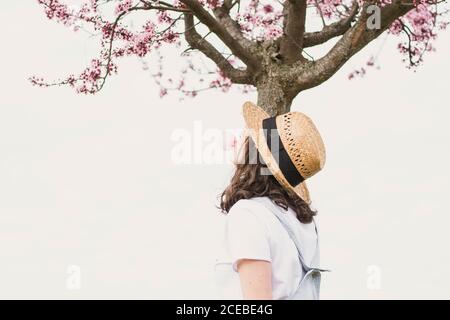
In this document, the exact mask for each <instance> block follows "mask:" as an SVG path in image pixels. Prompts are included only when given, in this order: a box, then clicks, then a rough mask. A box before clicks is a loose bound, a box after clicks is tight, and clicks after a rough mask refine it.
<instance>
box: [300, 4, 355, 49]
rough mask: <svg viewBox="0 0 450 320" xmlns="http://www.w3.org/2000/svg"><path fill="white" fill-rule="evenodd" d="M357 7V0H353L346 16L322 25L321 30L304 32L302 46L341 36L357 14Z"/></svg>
mask: <svg viewBox="0 0 450 320" xmlns="http://www.w3.org/2000/svg"><path fill="white" fill-rule="evenodd" d="M358 9H359V6H358V2H356V1H355V2H354V3H353V6H352V8H351V9H350V12H349V15H348V16H347V17H345V18H343V19H341V20H339V21H337V22H334V23H332V24H330V25H328V26H325V27H323V29H322V30H321V31H317V32H307V33H305V37H304V39H303V47H304V48H308V47H313V46H317V45H319V44H322V43H325V42H327V41H328V40H330V39H332V38H335V37H338V36H342V35H343V34H344V33H345V32H346V31H347V30H348V29H350V27H351V25H352V22H353V21H354V19H355V17H356V15H357V14H358Z"/></svg>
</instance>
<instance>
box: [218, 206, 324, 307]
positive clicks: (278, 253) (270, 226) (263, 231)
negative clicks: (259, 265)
mask: <svg viewBox="0 0 450 320" xmlns="http://www.w3.org/2000/svg"><path fill="white" fill-rule="evenodd" d="M271 210H280V211H281V212H283V213H284V214H286V215H287V217H288V219H287V221H288V223H289V224H290V226H291V228H292V230H294V232H295V233H296V236H297V238H298V239H299V240H300V241H299V242H300V245H301V251H302V254H303V257H304V259H305V262H306V263H307V264H309V263H310V262H311V260H312V259H313V257H314V255H315V253H316V249H318V248H316V247H317V234H316V231H315V224H314V223H308V224H304V223H301V222H300V221H299V220H298V219H297V217H296V215H295V212H294V211H293V210H292V209H288V210H287V211H286V210H284V209H283V208H281V207H279V206H278V205H276V204H274V203H273V202H272V201H271V200H270V199H269V198H267V197H258V198H252V199H245V200H244V199H243V200H239V201H238V202H236V203H235V204H234V205H233V207H232V208H231V209H230V212H229V213H228V214H227V215H225V226H224V227H225V228H224V237H223V241H222V246H221V248H220V255H219V258H218V259H217V263H216V266H215V276H216V284H217V286H218V289H219V293H220V296H221V298H222V299H242V291H241V285H240V279H239V274H238V272H237V270H236V264H237V262H238V260H240V259H256V260H265V261H269V262H271V265H272V291H273V292H272V297H273V299H286V298H287V297H288V296H290V295H291V294H293V293H294V291H295V290H296V289H297V287H298V284H299V282H300V280H301V279H302V277H303V271H302V267H301V265H300V261H299V259H298V253H297V249H296V247H295V245H294V242H293V241H292V240H291V238H290V237H289V235H288V233H287V231H286V229H284V227H283V226H282V225H281V223H280V221H279V220H278V218H277V217H276V216H275V214H274V213H273V212H272V211H271Z"/></svg>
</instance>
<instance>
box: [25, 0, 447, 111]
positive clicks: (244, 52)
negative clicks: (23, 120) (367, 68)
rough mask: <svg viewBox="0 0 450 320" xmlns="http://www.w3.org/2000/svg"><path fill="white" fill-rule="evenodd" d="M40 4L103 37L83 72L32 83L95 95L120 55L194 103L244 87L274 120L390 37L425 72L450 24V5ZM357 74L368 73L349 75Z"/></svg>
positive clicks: (318, 0)
mask: <svg viewBox="0 0 450 320" xmlns="http://www.w3.org/2000/svg"><path fill="white" fill-rule="evenodd" d="M37 1H38V3H39V4H40V5H41V6H42V8H43V9H44V11H45V14H46V15H47V18H49V19H51V20H55V21H57V22H59V23H61V24H63V25H64V26H66V27H70V28H72V29H73V30H74V31H79V30H85V31H88V32H89V33H90V34H94V35H97V36H98V39H99V50H98V56H96V57H95V58H93V59H92V61H91V63H90V65H89V66H87V68H86V69H85V70H83V71H82V72H81V73H79V74H70V75H68V76H67V77H65V78H63V79H60V80H58V81H55V82H46V81H45V80H44V79H42V78H39V77H32V78H31V81H32V83H33V84H35V85H38V86H52V85H69V86H71V87H73V88H74V89H75V90H77V92H79V93H84V94H93V93H96V92H98V91H99V90H101V89H102V88H103V87H104V85H105V83H106V81H107V79H108V77H109V76H111V75H113V74H116V73H117V71H118V65H119V64H118V63H119V60H120V58H122V57H125V56H136V57H138V58H140V59H144V58H146V57H150V55H151V57H153V58H152V59H149V61H148V62H147V61H146V62H145V63H146V68H149V69H151V70H152V71H153V76H154V77H155V79H156V81H157V83H158V84H159V85H160V86H161V91H160V95H165V94H166V93H167V91H168V90H170V89H172V90H178V91H179V92H182V93H183V94H186V95H191V96H195V95H196V94H197V92H198V91H199V90H201V88H213V87H216V88H221V89H222V90H227V89H228V88H229V87H230V86H232V85H233V84H237V85H241V86H242V87H243V88H256V90H257V92H258V104H259V105H261V106H262V107H263V108H265V109H266V110H267V111H268V112H269V113H271V114H276V113H280V112H284V111H287V110H288V109H289V108H290V104H291V102H292V99H293V98H294V97H295V96H296V95H297V94H298V93H300V92H301V91H303V90H307V89H309V88H312V87H315V86H318V85H320V84H321V83H323V82H324V81H326V80H327V79H329V78H330V77H331V76H332V75H333V74H335V73H336V72H337V70H339V69H340V68H341V67H342V65H344V64H345V62H347V61H348V60H349V59H350V58H351V57H352V56H353V55H354V54H356V53H357V52H358V51H360V50H361V49H362V48H363V47H365V46H366V45H367V44H368V43H370V42H371V41H372V40H374V39H376V38H377V37H378V36H379V35H381V34H382V33H384V32H386V34H387V35H389V36H392V37H398V41H399V44H398V49H399V51H400V53H401V54H402V55H403V60H404V61H405V63H406V64H407V65H408V66H410V67H414V66H417V65H419V64H420V63H422V61H423V56H424V53H426V52H428V51H431V50H433V40H434V39H435V38H436V36H437V33H438V32H439V31H440V30H443V29H445V28H446V27H447V25H448V22H447V21H446V20H445V19H446V17H447V16H446V13H447V11H446V9H445V4H444V2H445V0H444V1H443V0H381V1H380V0H372V1H364V0H284V1H283V0H278V1H273V0H272V1H271V0H175V1H159V0H78V1H73V0H70V1H69V0H66V1H64V0H37ZM137 21H139V23H136V22H137ZM328 41H330V43H332V46H329V47H330V49H329V50H328V52H327V53H325V54H324V55H322V56H319V57H314V56H312V55H311V54H309V53H308V51H309V48H311V47H316V46H321V45H325V43H327V42H328ZM166 46H172V47H173V48H172V50H178V51H179V52H180V56H183V58H185V59H186V61H187V66H186V68H185V69H183V70H181V72H180V75H179V80H177V81H174V80H173V79H168V80H167V79H166V80H164V79H163V73H164V72H163V71H162V70H163V66H162V65H163V62H164V59H163V56H162V55H161V54H160V55H159V56H158V52H161V50H162V49H163V47H166ZM153 54H155V55H153ZM195 55H202V56H203V55H204V56H206V57H207V58H209V59H210V60H211V61H212V62H213V65H214V69H213V70H206V71H207V72H205V70H202V68H203V67H204V66H202V65H201V64H199V63H196V62H195V61H194V56H195ZM371 64H373V62H371V61H369V62H368V65H371ZM203 65H204V64H203ZM188 72H193V73H196V74H200V76H199V77H198V82H197V81H196V82H197V83H193V82H194V81H189V83H188V81H186V74H187V73H188ZM358 73H359V74H360V73H364V70H363V69H362V70H360V71H356V73H353V74H351V75H350V76H349V77H350V78H351V77H353V76H355V74H358ZM211 75H212V76H213V77H212V78H208V77H211ZM163 80H164V81H163ZM197 86H200V89H199V88H198V87H197Z"/></svg>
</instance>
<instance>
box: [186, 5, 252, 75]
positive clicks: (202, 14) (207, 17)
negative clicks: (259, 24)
mask: <svg viewBox="0 0 450 320" xmlns="http://www.w3.org/2000/svg"><path fill="white" fill-rule="evenodd" d="M180 1H181V2H182V3H184V4H185V5H186V6H187V7H188V8H189V9H190V10H191V11H192V13H193V14H194V15H195V16H196V17H197V18H198V19H199V20H200V22H202V23H203V24H204V25H205V26H207V27H208V28H209V30H210V31H211V32H213V33H215V34H216V35H217V36H218V37H219V39H220V40H222V41H223V43H225V45H226V46H227V47H228V48H229V49H230V50H231V52H233V54H234V55H235V56H236V57H238V58H239V59H241V60H242V61H243V62H244V63H245V64H246V65H247V67H248V68H250V69H256V68H257V66H258V60H257V59H256V58H255V57H254V56H253V55H252V54H251V52H249V50H247V49H246V48H244V47H243V46H242V45H241V44H240V43H239V42H238V41H237V40H236V39H235V38H234V37H233V36H232V35H231V34H230V33H229V32H228V31H227V29H226V28H225V27H224V26H223V25H222V24H221V23H219V21H217V20H216V18H214V17H213V16H212V15H211V14H210V13H209V12H208V11H207V10H206V9H205V8H204V7H203V5H202V4H201V3H200V2H198V1H197V0H180Z"/></svg>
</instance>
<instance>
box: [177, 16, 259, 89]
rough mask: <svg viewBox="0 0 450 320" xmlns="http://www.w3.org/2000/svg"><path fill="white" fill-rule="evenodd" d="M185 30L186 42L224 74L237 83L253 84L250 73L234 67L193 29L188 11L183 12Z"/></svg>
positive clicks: (192, 20)
mask: <svg viewBox="0 0 450 320" xmlns="http://www.w3.org/2000/svg"><path fill="white" fill-rule="evenodd" d="M184 21H185V32H184V36H185V39H186V41H187V43H188V44H189V45H190V46H191V47H192V48H194V49H197V50H199V51H201V52H202V53H203V54H205V55H206V56H207V57H208V58H210V59H211V60H212V61H214V63H215V64H216V65H217V66H218V67H219V68H220V70H221V71H222V72H223V73H224V75H225V76H226V77H228V78H230V79H231V81H233V82H234V83H237V84H253V79H252V77H251V76H250V73H249V72H247V71H246V70H240V69H236V68H234V67H233V66H232V65H231V63H230V62H229V61H228V60H227V59H226V58H225V57H224V56H223V55H222V54H221V53H220V52H219V51H218V50H217V49H216V48H215V47H214V46H213V45H212V44H211V43H209V42H208V41H207V40H206V39H205V38H203V37H202V36H201V35H200V34H199V33H198V32H197V30H196V29H195V24H194V16H193V15H192V14H190V13H185V14H184Z"/></svg>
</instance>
